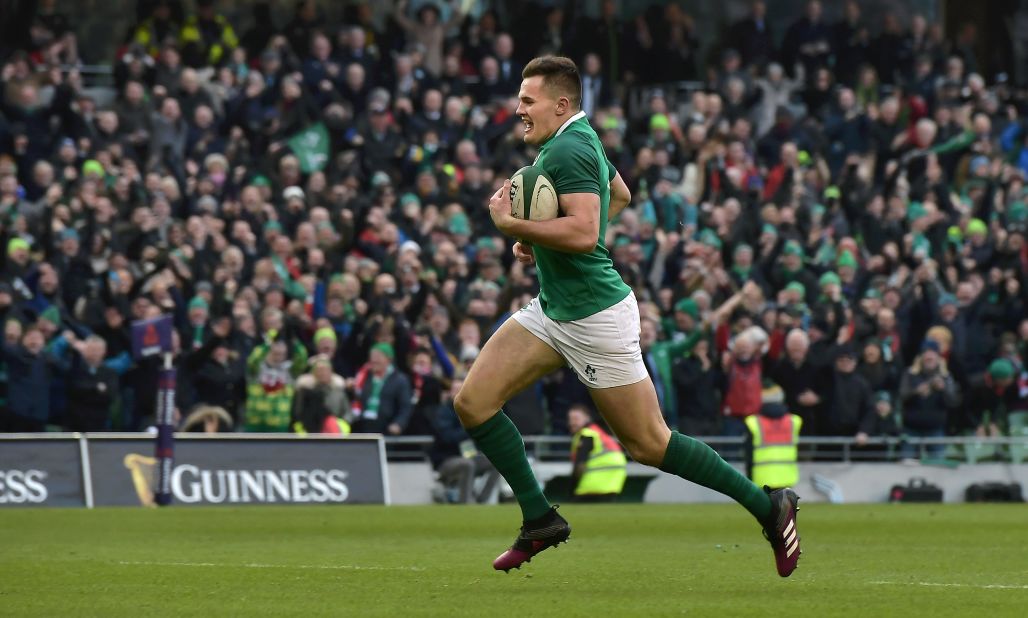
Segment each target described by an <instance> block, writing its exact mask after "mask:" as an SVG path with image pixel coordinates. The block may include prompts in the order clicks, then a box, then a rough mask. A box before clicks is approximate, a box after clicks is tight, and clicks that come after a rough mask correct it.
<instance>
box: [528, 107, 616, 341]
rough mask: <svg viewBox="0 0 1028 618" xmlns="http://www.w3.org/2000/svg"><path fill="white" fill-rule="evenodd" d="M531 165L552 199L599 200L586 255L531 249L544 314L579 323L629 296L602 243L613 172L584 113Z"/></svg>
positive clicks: (555, 137)
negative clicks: (595, 233)
mask: <svg viewBox="0 0 1028 618" xmlns="http://www.w3.org/2000/svg"><path fill="white" fill-rule="evenodd" d="M535 165H536V166H538V167H541V168H542V169H543V170H544V171H545V172H546V173H547V174H549V176H550V178H551V179H553V186H554V188H555V189H556V190H557V195H558V196H559V195H563V194H566V193H595V194H597V195H599V196H600V235H599V238H598V239H597V240H596V246H595V247H593V250H592V251H590V252H589V253H565V252H563V251H555V250H553V249H547V248H545V247H538V246H537V247H534V249H535V262H536V265H537V267H538V273H539V290H540V292H539V302H540V304H541V305H542V309H543V312H544V313H545V314H546V315H547V316H549V317H550V319H553V320H559V321H562V322H566V321H570V320H580V319H582V318H586V317H589V316H590V315H593V314H595V313H598V312H600V311H603V310H604V309H606V308H608V307H611V306H613V305H616V304H617V303H619V302H621V301H622V300H624V298H625V297H626V296H628V294H629V293H630V292H631V288H629V287H628V286H627V285H626V284H625V282H624V281H622V279H621V275H619V274H618V273H617V271H616V270H614V263H613V262H612V261H611V259H610V253H609V252H608V251H607V247H606V244H605V243H604V240H603V238H604V236H605V235H606V233H607V209H608V208H609V206H610V181H611V180H612V179H613V178H614V175H615V174H616V170H615V169H614V167H613V166H612V165H611V164H610V162H609V161H607V156H606V155H605V154H604V151H603V145H602V144H600V138H599V137H598V136H597V135H596V132H595V131H593V128H592V127H591V126H590V125H589V120H588V119H587V118H586V117H585V113H584V112H578V113H577V114H575V115H574V116H572V117H571V118H570V119H569V120H568V122H566V123H564V125H562V126H561V128H560V129H558V130H557V132H556V133H554V134H553V136H552V137H551V138H550V139H548V140H547V141H546V143H544V144H543V145H542V147H541V148H540V149H539V156H538V157H537V158H536V160H535Z"/></svg>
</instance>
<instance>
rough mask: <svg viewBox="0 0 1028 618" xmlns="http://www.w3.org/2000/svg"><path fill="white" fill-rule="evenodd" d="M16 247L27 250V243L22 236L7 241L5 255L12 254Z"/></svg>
mask: <svg viewBox="0 0 1028 618" xmlns="http://www.w3.org/2000/svg"><path fill="white" fill-rule="evenodd" d="M18 249H24V250H26V251H28V250H29V243H28V241H26V240H25V239H24V238H19V237H14V238H12V239H10V240H9V241H7V255H13V254H14V252H15V251H17V250H18Z"/></svg>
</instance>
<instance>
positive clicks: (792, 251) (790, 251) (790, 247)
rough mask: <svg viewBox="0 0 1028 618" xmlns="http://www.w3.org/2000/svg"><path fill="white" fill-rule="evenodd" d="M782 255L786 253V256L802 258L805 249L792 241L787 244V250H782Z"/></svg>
mask: <svg viewBox="0 0 1028 618" xmlns="http://www.w3.org/2000/svg"><path fill="white" fill-rule="evenodd" d="M782 253H784V254H785V255H798V256H800V257H803V247H802V246H800V243H798V242H796V241H795V240H790V241H789V242H787V243H785V248H784V249H782Z"/></svg>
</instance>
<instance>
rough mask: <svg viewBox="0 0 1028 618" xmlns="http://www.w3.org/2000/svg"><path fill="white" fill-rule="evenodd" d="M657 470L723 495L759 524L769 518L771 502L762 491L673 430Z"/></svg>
mask: <svg viewBox="0 0 1028 618" xmlns="http://www.w3.org/2000/svg"><path fill="white" fill-rule="evenodd" d="M660 469H661V470H663V471H664V472H668V473H670V474H675V475H677V476H680V477H682V478H683V479H685V480H687V481H692V482H693V483H696V484H697V485H703V486H704V487H707V488H708V489H713V490H714V491H719V492H721V493H723V494H725V495H726V496H728V497H730V498H732V499H734V500H735V501H736V502H738V503H739V504H741V505H743V506H744V507H745V508H746V510H747V511H749V512H750V513H752V514H753V516H754V517H756V518H757V521H759V522H761V523H764V522H765V521H767V518H768V517H770V516H771V499H770V498H768V496H767V494H765V493H764V490H762V489H761V488H759V487H757V486H756V485H754V484H753V482H752V481H750V480H749V479H748V478H746V477H745V476H743V475H742V474H740V473H739V471H738V470H736V469H735V468H733V467H732V466H730V465H728V462H726V461H725V460H724V459H721V456H720V455H718V454H717V452H716V451H714V449H712V448H710V447H709V446H707V445H706V444H704V443H703V442H700V441H699V440H694V439H693V438H690V437H689V436H685V435H682V434H680V433H678V432H677V431H674V432H671V440H670V441H669V442H668V445H667V452H666V453H664V462H663V463H661V464H660Z"/></svg>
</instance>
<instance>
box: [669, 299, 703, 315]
mask: <svg viewBox="0 0 1028 618" xmlns="http://www.w3.org/2000/svg"><path fill="white" fill-rule="evenodd" d="M675 311H681V312H682V313H684V314H686V315H687V316H689V317H691V318H692V319H694V320H698V319H700V308H699V307H698V306H696V301H695V300H693V299H691V298H683V299H682V300H680V301H678V302H677V303H675Z"/></svg>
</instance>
